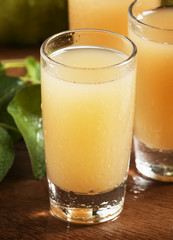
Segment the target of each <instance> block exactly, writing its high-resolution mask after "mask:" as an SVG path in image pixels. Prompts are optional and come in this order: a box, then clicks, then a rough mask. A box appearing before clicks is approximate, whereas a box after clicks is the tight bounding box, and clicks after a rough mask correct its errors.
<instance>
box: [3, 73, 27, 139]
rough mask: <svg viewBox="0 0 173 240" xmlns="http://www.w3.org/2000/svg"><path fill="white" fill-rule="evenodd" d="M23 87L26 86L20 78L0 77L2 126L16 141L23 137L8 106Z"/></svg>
mask: <svg viewBox="0 0 173 240" xmlns="http://www.w3.org/2000/svg"><path fill="white" fill-rule="evenodd" d="M23 86H24V84H23V83H22V81H21V80H20V79H19V78H16V77H8V76H0V126H1V127H2V126H3V127H5V128H6V129H7V131H8V133H9V134H10V135H11V136H12V138H13V140H14V141H17V140H18V139H19V138H20V137H21V135H20V134H19V131H18V130H17V127H16V124H15V123H14V120H13V118H12V117H11V115H10V114H9V113H8V112H7V106H8V104H9V102H10V101H11V99H12V98H13V97H14V96H15V94H16V92H17V91H19V89H21V88H22V87H23Z"/></svg>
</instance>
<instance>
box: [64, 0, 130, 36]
mask: <svg viewBox="0 0 173 240" xmlns="http://www.w3.org/2000/svg"><path fill="white" fill-rule="evenodd" d="M132 2H133V0H121V1H120V0H109V1H105V0H87V1H86V0H80V1H79V0H69V1H68V4H69V23H70V29H77V28H97V29H104V30H109V31H113V32H118V33H121V34H123V35H126V36H127V23H128V21H127V15H128V14H127V13H128V7H129V5H130V4H131V3H132Z"/></svg>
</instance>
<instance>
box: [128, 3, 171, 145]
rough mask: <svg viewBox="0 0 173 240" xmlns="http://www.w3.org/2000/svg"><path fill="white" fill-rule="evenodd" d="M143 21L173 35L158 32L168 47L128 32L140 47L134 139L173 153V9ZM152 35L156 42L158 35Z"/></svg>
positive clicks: (157, 11) (148, 15)
mask: <svg viewBox="0 0 173 240" xmlns="http://www.w3.org/2000/svg"><path fill="white" fill-rule="evenodd" d="M140 21H142V22H144V23H146V24H149V25H151V26H156V27H159V28H166V29H170V31H172V35H170V31H168V32H167V31H165V32H163V31H160V32H158V31H157V38H158V39H162V38H164V39H168V43H167V42H164V43H163V42H159V41H155V40H150V39H149V38H150V36H148V35H147V37H146V38H145V34H144V38H142V37H141V36H139V35H137V34H135V33H134V32H133V31H132V29H129V37H130V38H131V39H132V40H133V41H134V42H135V43H136V45H137V47H138V72H137V100H136V116H135V136H136V137H137V139H138V140H140V141H141V142H143V143H144V144H145V145H146V146H148V147H150V148H156V149H161V150H172V149H173V7H166V8H158V9H155V10H153V11H150V12H148V13H145V14H144V15H143V16H142V18H141V16H140ZM151 34H152V35H151V38H152V39H153V37H155V36H154V34H155V32H154V31H153V32H152V33H151ZM159 34H160V35H159ZM163 34H164V36H162V35H163ZM170 36H171V37H170ZM171 38H172V40H171ZM171 41H172V42H171Z"/></svg>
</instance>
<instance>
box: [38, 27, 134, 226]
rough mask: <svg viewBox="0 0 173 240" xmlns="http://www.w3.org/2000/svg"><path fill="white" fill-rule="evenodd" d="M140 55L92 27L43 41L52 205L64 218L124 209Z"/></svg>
mask: <svg viewBox="0 0 173 240" xmlns="http://www.w3.org/2000/svg"><path fill="white" fill-rule="evenodd" d="M100 37H101V39H102V41H100V40H99V39H100ZM136 55H137V52H136V47H135V45H134V44H133V43H132V42H131V41H130V40H129V39H128V38H126V37H124V36H121V35H119V34H116V33H112V32H108V31H103V30H94V29H92V30H91V29H90V30H74V31H73V30H72V31H66V32H62V33H59V34H56V35H54V36H52V37H50V38H49V39H47V40H46V41H45V42H44V43H43V45H42V47H41V91H42V114H43V132H44V144H45V156H46V167H47V179H48V186H49V197H50V207H51V211H52V213H53V214H54V215H55V216H56V217H58V218H60V219H62V220H65V221H69V222H73V223H79V224H93V223H99V222H105V221H108V220H111V219H116V218H117V216H118V215H119V214H120V212H121V211H122V209H123V204H124V197H125V189H126V180H127V175H128V168H129V159H130V153H131V142H132V135H133V134H132V133H133V120H134V105H135V79H136V78H135V76H136V75H135V74H136Z"/></svg>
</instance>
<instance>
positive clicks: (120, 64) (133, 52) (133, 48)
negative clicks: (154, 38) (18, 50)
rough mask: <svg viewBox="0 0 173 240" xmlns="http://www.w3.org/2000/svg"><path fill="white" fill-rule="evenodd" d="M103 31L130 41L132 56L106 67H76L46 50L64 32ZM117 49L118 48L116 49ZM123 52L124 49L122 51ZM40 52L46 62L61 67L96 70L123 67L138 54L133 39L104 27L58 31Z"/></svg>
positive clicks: (43, 45) (44, 44) (46, 41)
mask: <svg viewBox="0 0 173 240" xmlns="http://www.w3.org/2000/svg"><path fill="white" fill-rule="evenodd" d="M87 31H89V32H102V33H109V34H113V35H116V36H118V37H120V38H122V39H124V40H125V41H126V42H128V43H129V44H130V45H131V47H132V51H131V54H130V56H128V58H126V59H125V60H123V61H121V62H120V63H116V64H113V65H107V66H104V67H94V68H93V67H75V66H71V65H67V64H63V63H60V62H57V61H55V60H54V59H52V58H51V57H50V56H49V55H48V54H47V53H46V51H45V49H46V46H47V44H48V43H49V42H50V41H52V40H53V39H56V38H57V37H59V36H61V35H64V34H68V33H75V32H87ZM115 50H116V49H115ZM120 52H122V51H120ZM40 54H41V57H42V58H43V59H44V60H45V61H46V62H49V63H51V64H53V65H56V66H61V67H64V68H68V69H81V70H86V69H87V70H95V69H109V68H115V67H121V66H123V65H125V64H128V63H129V62H131V61H132V60H133V59H134V58H135V57H136V55H137V47H136V45H135V44H134V43H133V41H132V40H131V39H129V38H128V37H126V36H124V35H121V34H119V33H115V32H111V31H107V30H102V29H94V28H83V29H74V30H67V31H63V32H59V33H56V34H54V35H52V36H50V37H48V38H47V39H46V40H45V41H44V42H43V44H42V45H41V48H40Z"/></svg>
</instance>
